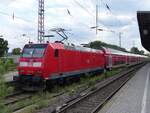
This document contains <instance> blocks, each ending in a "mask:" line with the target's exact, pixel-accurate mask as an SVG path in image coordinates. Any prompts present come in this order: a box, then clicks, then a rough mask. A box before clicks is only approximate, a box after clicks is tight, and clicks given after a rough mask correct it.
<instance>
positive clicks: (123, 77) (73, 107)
mask: <svg viewBox="0 0 150 113" xmlns="http://www.w3.org/2000/svg"><path fill="white" fill-rule="evenodd" d="M143 65H144V64H141V65H137V66H135V67H132V68H130V69H128V70H127V71H124V72H123V73H121V74H118V75H117V76H114V77H111V78H109V79H108V80H105V81H103V82H102V83H101V84H99V86H97V87H96V89H95V90H93V91H91V92H89V93H87V94H85V95H84V96H82V97H81V98H77V99H76V100H74V101H72V102H69V103H66V104H64V105H65V106H62V107H60V109H56V111H55V113H97V112H98V111H99V109H100V108H101V107H102V106H103V105H104V104H105V103H106V102H107V101H108V100H109V99H110V98H111V97H112V96H113V95H114V94H115V93H116V92H117V91H118V90H119V89H120V88H121V87H122V86H123V85H124V84H125V83H126V82H127V81H128V80H129V79H130V78H131V77H132V76H133V75H134V73H135V72H136V71H137V70H138V69H139V68H140V67H142V66H143Z"/></svg>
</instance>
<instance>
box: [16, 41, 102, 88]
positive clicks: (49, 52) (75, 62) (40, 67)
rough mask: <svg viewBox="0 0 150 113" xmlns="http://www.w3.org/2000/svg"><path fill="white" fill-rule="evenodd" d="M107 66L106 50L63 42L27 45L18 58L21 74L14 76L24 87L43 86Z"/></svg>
mask: <svg viewBox="0 0 150 113" xmlns="http://www.w3.org/2000/svg"><path fill="white" fill-rule="evenodd" d="M104 66H105V58H104V52H103V51H101V50H95V49H90V48H84V47H78V46H69V45H64V44H62V43H47V44H27V45H25V46H24V49H23V52H22V56H21V58H20V61H19V66H18V72H19V76H18V77H14V79H15V80H18V81H19V82H20V83H21V84H22V85H23V87H25V88H26V87H28V88H31V87H34V86H38V87H39V86H42V87H43V86H45V82H46V81H52V80H57V81H59V80H63V79H65V78H68V77H79V76H81V74H83V73H89V72H99V71H103V70H104ZM29 86H30V87H29Z"/></svg>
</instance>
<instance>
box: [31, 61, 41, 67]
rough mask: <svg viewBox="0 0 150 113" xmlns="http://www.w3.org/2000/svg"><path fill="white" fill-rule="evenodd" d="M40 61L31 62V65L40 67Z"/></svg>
mask: <svg viewBox="0 0 150 113" xmlns="http://www.w3.org/2000/svg"><path fill="white" fill-rule="evenodd" d="M41 66H42V63H41V62H33V67H41Z"/></svg>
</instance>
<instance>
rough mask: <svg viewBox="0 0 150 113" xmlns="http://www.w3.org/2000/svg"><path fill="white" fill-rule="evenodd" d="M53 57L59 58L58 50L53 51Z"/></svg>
mask: <svg viewBox="0 0 150 113" xmlns="http://www.w3.org/2000/svg"><path fill="white" fill-rule="evenodd" d="M54 55H55V57H59V51H58V49H55V53H54Z"/></svg>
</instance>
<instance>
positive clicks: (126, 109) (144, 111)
mask: <svg viewBox="0 0 150 113" xmlns="http://www.w3.org/2000/svg"><path fill="white" fill-rule="evenodd" d="M99 113H150V63H149V64H147V65H145V66H144V67H143V68H141V69H140V70H139V71H138V72H137V73H136V74H135V76H134V77H133V78H132V79H131V80H129V81H128V82H127V84H125V85H124V86H123V87H122V88H121V90H120V91H119V92H118V93H116V95H114V96H113V97H112V99H111V100H110V101H109V102H108V103H107V104H106V105H105V106H104V107H103V108H102V109H101V110H100V111H99Z"/></svg>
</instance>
